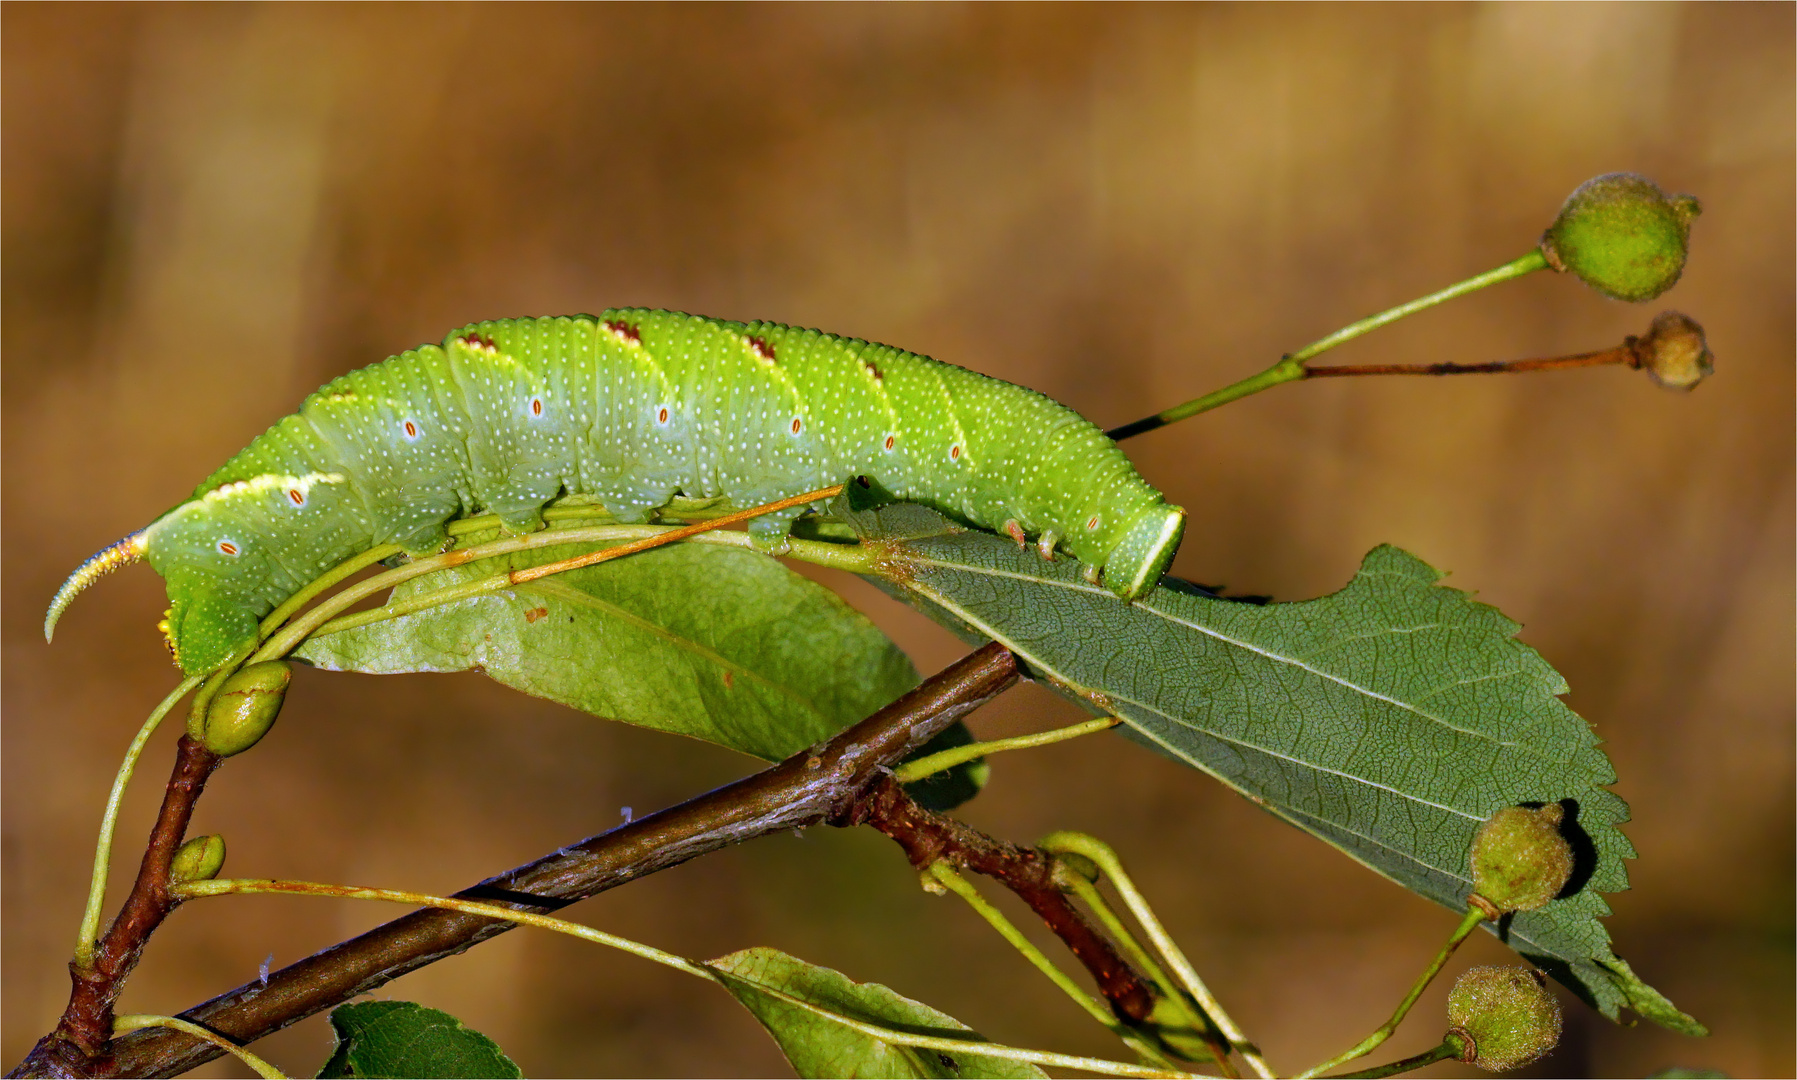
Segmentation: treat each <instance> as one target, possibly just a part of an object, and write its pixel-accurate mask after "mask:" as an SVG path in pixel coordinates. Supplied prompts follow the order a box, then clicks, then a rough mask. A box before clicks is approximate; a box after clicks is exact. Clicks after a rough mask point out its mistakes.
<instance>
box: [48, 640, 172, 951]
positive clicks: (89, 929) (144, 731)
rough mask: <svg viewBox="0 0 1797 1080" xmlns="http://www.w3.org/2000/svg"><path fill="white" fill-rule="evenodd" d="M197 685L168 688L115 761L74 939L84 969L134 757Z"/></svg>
mask: <svg viewBox="0 0 1797 1080" xmlns="http://www.w3.org/2000/svg"><path fill="white" fill-rule="evenodd" d="M198 685H200V677H199V676H197V675H195V676H192V677H189V678H186V679H183V680H181V683H180V685H179V686H176V687H175V688H174V689H173V690H171V691H169V695H168V696H167V697H165V698H163V699H162V703H161V704H159V705H157V706H156V708H155V710H154V711H153V712H151V713H150V718H149V719H148V720H145V721H144V723H143V727H141V728H139V729H138V730H137V737H136V738H134V739H132V740H131V745H130V746H129V747H127V748H126V749H125V759H124V760H123V761H121V762H119V771H118V773H117V774H116V775H114V776H113V778H112V791H111V793H110V794H108V795H107V796H106V812H105V813H104V814H102V815H100V839H99V842H98V843H96V844H95V845H94V872H93V877H92V878H91V879H89V881H88V886H87V908H86V910H84V911H83V912H82V913H81V929H80V930H79V931H78V932H77V935H76V938H75V966H76V967H77V968H79V969H81V970H84V971H85V970H88V969H90V968H92V967H93V965H94V949H95V946H96V944H97V943H98V941H99V938H100V916H101V914H102V909H104V908H105V906H106V879H107V878H108V877H110V876H111V875H112V841H113V838H114V837H115V836H116V835H117V834H118V826H119V807H120V806H121V805H122V804H123V803H124V801H125V789H126V788H127V787H129V786H130V784H131V777H132V774H134V773H135V772H136V771H137V762H138V759H139V758H141V757H142V756H143V752H144V747H145V746H147V745H149V742H150V736H152V735H154V734H156V729H157V728H158V727H159V726H161V724H162V721H163V718H164V717H166V716H168V714H169V711H170V710H172V709H173V708H174V707H175V705H176V704H177V703H179V702H180V700H181V699H182V698H184V697H186V696H187V692H188V691H190V690H192V689H193V688H194V687H196V686H198Z"/></svg>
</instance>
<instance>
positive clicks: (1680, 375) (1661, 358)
mask: <svg viewBox="0 0 1797 1080" xmlns="http://www.w3.org/2000/svg"><path fill="white" fill-rule="evenodd" d="M1628 346H1629V349H1630V351H1632V352H1633V353H1634V354H1635V358H1634V361H1633V364H1634V366H1635V367H1638V368H1642V369H1644V370H1645V371H1646V372H1647V374H1648V376H1649V377H1651V378H1652V379H1653V381H1654V382H1656V383H1659V384H1660V385H1661V386H1663V387H1665V388H1666V389H1668V390H1689V389H1691V388H1692V387H1694V386H1696V385H1697V384H1698V383H1700V382H1702V381H1703V380H1704V379H1705V377H1707V376H1708V375H1709V374H1710V372H1712V371H1714V370H1716V367H1715V361H1716V358H1715V357H1714V356H1712V355H1711V354H1710V346H1709V343H1708V342H1707V341H1705V340H1704V336H1703V327H1701V326H1699V325H1697V322H1696V320H1694V319H1691V318H1688V317H1686V316H1684V315H1681V314H1679V313H1678V312H1676V311H1662V312H1660V313H1659V314H1658V315H1655V316H1654V320H1653V328H1652V329H1650V330H1648V332H1647V336H1646V337H1639V338H1637V337H1630V338H1629V339H1628Z"/></svg>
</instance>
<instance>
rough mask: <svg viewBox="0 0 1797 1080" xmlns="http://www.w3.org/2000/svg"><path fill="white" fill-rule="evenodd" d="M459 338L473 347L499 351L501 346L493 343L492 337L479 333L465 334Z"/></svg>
mask: <svg viewBox="0 0 1797 1080" xmlns="http://www.w3.org/2000/svg"><path fill="white" fill-rule="evenodd" d="M457 340H459V341H460V342H461V343H462V344H464V345H466V346H468V347H469V348H471V349H485V350H486V351H487V352H498V351H499V347H498V346H497V345H494V344H493V339H492V338H489V337H482V336H480V335H479V334H463V335H462V336H461V337H460V338H458V339H457Z"/></svg>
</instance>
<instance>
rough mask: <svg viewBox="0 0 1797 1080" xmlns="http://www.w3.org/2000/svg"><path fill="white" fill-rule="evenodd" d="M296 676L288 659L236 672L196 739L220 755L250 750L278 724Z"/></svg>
mask: <svg viewBox="0 0 1797 1080" xmlns="http://www.w3.org/2000/svg"><path fill="white" fill-rule="evenodd" d="M292 678H293V669H292V668H290V667H288V666H287V662H286V661H284V660H270V661H268V662H267V663H263V664H251V665H250V666H249V667H246V668H244V669H243V670H242V671H239V672H237V673H236V674H234V675H232V676H231V677H230V678H228V679H226V680H225V684H224V685H223V686H221V687H219V690H218V693H217V694H216V695H215V696H214V697H213V698H212V702H211V703H210V704H209V705H207V706H206V721H205V723H204V724H202V725H201V728H200V731H199V732H198V733H197V735H195V738H197V739H198V740H199V741H200V744H201V745H203V746H205V748H206V749H208V750H210V751H212V752H213V753H215V754H217V755H218V756H220V757H230V756H232V755H233V754H241V753H243V752H244V751H245V750H248V749H249V748H250V747H252V746H254V745H256V744H257V743H258V742H260V741H261V740H262V736H264V735H266V734H268V729H269V728H271V727H273V726H274V723H275V717H277V716H279V715H280V714H281V701H282V700H283V699H284V698H285V697H286V696H287V683H288V682H289V681H291V680H292Z"/></svg>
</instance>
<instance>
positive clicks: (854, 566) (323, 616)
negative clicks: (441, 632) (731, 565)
mask: <svg viewBox="0 0 1797 1080" xmlns="http://www.w3.org/2000/svg"><path fill="white" fill-rule="evenodd" d="M835 490H840V489H839V488H838V489H829V488H826V489H824V490H823V491H820V492H810V493H808V494H807V495H801V496H798V497H797V499H796V500H795V499H788V500H782V501H781V502H779V503H770V504H768V505H767V506H758V507H754V508H752V509H751V510H745V511H741V512H739V513H735V514H730V515H726V516H725V517H721V518H714V519H712V520H710V521H705V522H701V523H698V524H695V525H686V526H680V527H678V528H669V527H667V526H655V525H600V526H595V527H592V528H585V529H546V530H542V531H539V532H534V533H528V534H525V535H523V536H513V537H507V538H505V539H502V540H496V541H493V542H491V543H487V544H478V545H476V546H474V547H467V548H458V549H456V550H454V551H450V552H446V553H445V554H442V555H433V556H430V557H428V558H423V559H417V560H415V561H413V562H410V563H407V564H406V565H404V566H401V567H398V568H396V569H393V570H389V571H387V572H386V573H383V574H376V575H375V576H373V577H371V578H366V579H364V580H362V581H358V582H356V583H355V584H354V585H351V586H350V587H349V588H347V589H344V590H343V591H342V592H339V593H337V594H335V595H333V596H331V597H330V598H329V599H327V600H325V601H323V602H322V603H320V604H319V605H318V606H316V607H314V608H312V609H311V610H309V611H307V612H305V613H304V614H303V615H300V616H299V617H298V618H295V619H294V620H293V621H292V622H290V623H288V624H287V625H286V626H284V627H282V628H281V629H280V630H279V631H278V632H276V633H275V634H274V635H273V636H271V637H270V638H269V639H268V640H267V641H265V642H263V644H262V646H261V648H259V649H257V650H256V652H255V653H254V654H252V655H251V656H250V657H249V659H248V660H247V661H246V663H258V662H260V661H263V660H273V659H276V658H278V657H281V656H285V655H286V654H287V653H289V652H291V651H292V650H293V649H294V648H295V647H296V646H297V645H299V643H300V642H301V641H304V640H305V639H306V638H307V637H309V636H310V635H311V634H312V633H313V632H314V631H315V630H317V629H318V628H319V627H320V626H322V625H323V624H324V623H326V622H327V621H329V620H330V619H331V618H332V616H334V615H336V614H337V613H338V612H341V611H343V610H344V609H345V608H348V607H350V606H352V605H354V604H356V603H359V602H360V601H362V600H363V599H366V598H367V597H369V596H372V595H374V594H375V593H378V592H381V591H382V590H385V589H389V588H392V587H393V586H395V585H398V584H400V583H402V582H405V581H410V580H411V579H413V578H415V577H420V576H422V575H424V574H429V573H434V572H435V571H438V570H445V569H449V568H450V567H455V566H465V565H467V564H468V563H472V562H478V561H480V560H482V559H490V558H495V557H497V556H500V555H511V554H515V553H517V552H520V551H530V550H534V549H537V548H544V547H556V546H560V545H563V544H579V543H604V542H611V541H616V540H619V539H630V540H632V541H635V542H636V543H640V544H642V545H643V547H653V546H659V545H660V544H666V543H670V542H673V541H675V540H689V541H690V540H703V539H704V538H705V537H715V538H717V539H712V540H711V541H710V542H713V543H726V544H731V545H734V546H740V547H752V546H753V540H752V539H751V538H749V537H748V536H746V535H745V536H742V537H741V538H737V536H736V534H734V533H714V532H710V531H707V530H715V529H721V528H723V527H725V526H727V525H731V524H734V523H736V522H739V521H744V520H747V519H748V518H750V517H755V516H758V515H760V514H765V513H770V512H772V511H774V510H777V509H781V508H782V507H784V506H786V505H787V504H792V503H796V502H797V501H799V500H804V499H812V500H814V501H815V499H818V498H828V497H829V495H830V493H831V492H832V491H835ZM701 534H702V535H701ZM787 545H788V550H787V551H786V552H785V554H788V555H791V556H793V557H795V558H799V559H803V560H804V561H807V562H813V563H816V564H818V565H820V566H831V567H836V568H839V569H847V570H850V571H851V572H854V571H861V572H865V571H866V570H867V569H868V568H869V567H870V566H871V563H872V556H870V555H869V554H867V553H866V552H863V551H861V550H860V549H858V548H854V547H845V546H844V545H842V544H829V543H823V542H820V541H809V540H788V541H787ZM626 547H627V548H628V550H626ZM626 547H620V548H608V549H606V550H605V551H599V552H594V553H592V555H591V556H582V557H580V558H581V559H585V560H587V561H586V562H581V561H578V560H563V561H562V562H560V563H552V564H550V567H553V569H550V567H532V568H527V569H525V570H518V571H513V572H511V573H510V574H508V575H505V577H506V580H507V581H508V582H509V583H511V584H518V583H521V582H524V581H529V580H532V579H534V578H538V577H543V576H546V574H547V573H559V572H561V571H562V570H569V569H575V568H577V567H578V566H584V565H590V564H591V563H592V562H601V561H604V559H610V558H618V557H620V556H621V555H624V554H631V553H634V552H636V551H639V550H643V547H636V546H630V545H627V546H626ZM599 556H603V558H599ZM499 577H500V575H495V576H494V579H493V580H494V581H497V580H498V578H499ZM455 588H458V589H459V588H461V586H455ZM476 591H481V590H478V589H477V590H476ZM387 617H389V618H390V617H391V616H387ZM374 621H378V619H377V618H374V617H369V618H367V619H365V620H363V622H362V623H356V624H352V625H362V624H363V623H366V622H374ZM346 628H347V627H346V626H339V627H338V628H337V629H346Z"/></svg>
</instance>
